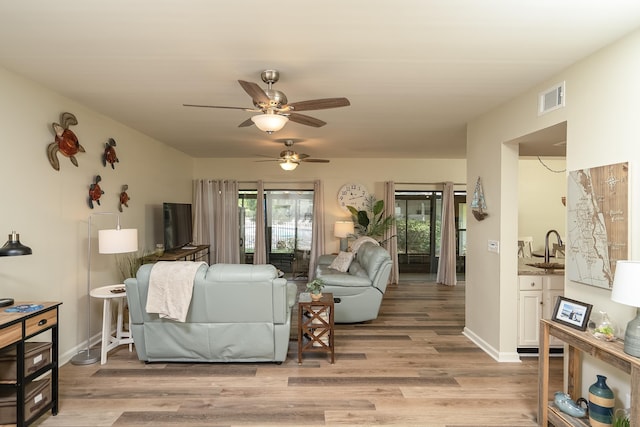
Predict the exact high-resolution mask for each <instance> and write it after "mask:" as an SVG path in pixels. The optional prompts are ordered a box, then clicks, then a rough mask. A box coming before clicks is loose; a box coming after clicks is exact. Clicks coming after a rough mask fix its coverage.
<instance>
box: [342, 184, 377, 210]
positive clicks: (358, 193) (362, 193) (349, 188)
mask: <svg viewBox="0 0 640 427" xmlns="http://www.w3.org/2000/svg"><path fill="white" fill-rule="evenodd" d="M368 197H369V192H368V191H367V188H366V187H365V186H364V185H362V184H355V183H351V184H345V185H343V186H342V187H340V190H339V191H338V205H339V206H340V207H341V208H342V209H343V210H345V211H348V209H347V206H353V207H354V208H356V209H357V210H359V211H360V210H364V209H365V208H366V204H367V198H368Z"/></svg>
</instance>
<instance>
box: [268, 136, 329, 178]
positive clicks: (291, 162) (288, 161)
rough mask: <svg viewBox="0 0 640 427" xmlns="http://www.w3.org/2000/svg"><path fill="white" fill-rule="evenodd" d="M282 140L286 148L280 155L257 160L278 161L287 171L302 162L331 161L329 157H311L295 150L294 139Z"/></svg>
mask: <svg viewBox="0 0 640 427" xmlns="http://www.w3.org/2000/svg"><path fill="white" fill-rule="evenodd" d="M281 141H282V142H283V143H284V146H285V147H286V149H285V150H283V151H281V152H280V157H275V158H270V159H269V160H256V162H278V163H279V164H280V167H281V168H282V169H284V170H286V171H291V170H294V169H295V168H297V167H298V165H299V164H300V163H301V162H309V163H329V160H327V159H316V158H311V157H310V156H309V155H308V154H304V153H297V152H295V151H293V144H294V142H295V141H294V140H292V139H285V140H281ZM266 157H270V156H266Z"/></svg>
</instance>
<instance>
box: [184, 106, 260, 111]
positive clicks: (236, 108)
mask: <svg viewBox="0 0 640 427" xmlns="http://www.w3.org/2000/svg"><path fill="white" fill-rule="evenodd" d="M182 106H183V107H198V108H226V109H228V110H244V111H260V110H256V109H254V108H245V107H223V106H221V105H197V104H182Z"/></svg>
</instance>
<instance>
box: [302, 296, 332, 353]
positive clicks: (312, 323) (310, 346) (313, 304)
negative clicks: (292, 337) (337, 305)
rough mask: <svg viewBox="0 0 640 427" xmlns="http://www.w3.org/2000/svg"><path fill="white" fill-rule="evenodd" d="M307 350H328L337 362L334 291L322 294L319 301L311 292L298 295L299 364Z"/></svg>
mask: <svg viewBox="0 0 640 427" xmlns="http://www.w3.org/2000/svg"><path fill="white" fill-rule="evenodd" d="M305 351H309V352H317V351H320V352H327V353H329V354H330V355H331V363H334V362H335V351H334V323H333V294H332V293H325V294H322V298H321V299H320V300H318V301H312V300H311V295H310V294H309V293H301V294H300V296H299V297H298V364H301V363H302V353H303V352H305Z"/></svg>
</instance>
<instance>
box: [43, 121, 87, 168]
mask: <svg viewBox="0 0 640 427" xmlns="http://www.w3.org/2000/svg"><path fill="white" fill-rule="evenodd" d="M77 124H78V120H77V119H76V116H74V115H73V114H71V113H62V114H61V115H60V124H58V123H52V124H51V126H52V127H53V132H54V133H55V135H56V136H55V141H53V142H52V143H51V144H49V146H48V147H47V156H48V157H49V163H51V166H53V168H54V169H55V170H57V171H59V170H60V162H59V161H58V152H60V153H62V155H63V156H65V157H68V158H69V160H71V163H73V164H74V165H75V166H76V167H77V166H78V160H76V157H75V155H76V154H78V153H84V152H85V151H84V147H83V146H82V145H80V142H79V141H78V137H77V136H76V134H75V133H73V131H72V130H71V129H69V126H73V125H77Z"/></svg>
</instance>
